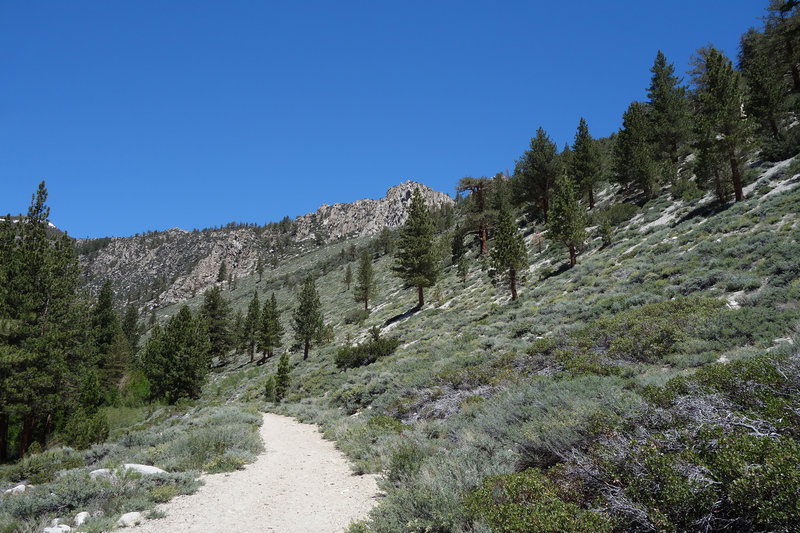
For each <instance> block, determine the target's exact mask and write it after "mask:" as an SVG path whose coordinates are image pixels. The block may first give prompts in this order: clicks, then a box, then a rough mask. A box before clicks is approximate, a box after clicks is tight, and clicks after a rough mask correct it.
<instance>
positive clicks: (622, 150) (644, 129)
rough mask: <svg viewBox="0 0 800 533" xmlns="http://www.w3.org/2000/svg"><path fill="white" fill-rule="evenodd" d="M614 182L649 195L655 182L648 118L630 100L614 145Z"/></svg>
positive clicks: (644, 111)
mask: <svg viewBox="0 0 800 533" xmlns="http://www.w3.org/2000/svg"><path fill="white" fill-rule="evenodd" d="M614 171H615V174H616V181H617V182H618V183H620V184H621V185H622V186H623V187H629V188H633V189H638V190H640V191H642V192H643V193H644V195H645V198H652V197H653V195H654V194H655V191H656V186H657V184H658V182H657V180H656V174H655V163H654V162H653V152H652V147H651V144H650V120H649V119H648V116H647V108H646V106H645V105H644V104H642V103H640V102H632V103H631V104H630V105H629V106H628V109H627V111H625V113H624V114H623V115H622V129H621V130H620V131H619V134H618V135H617V143H616V145H615V147H614Z"/></svg>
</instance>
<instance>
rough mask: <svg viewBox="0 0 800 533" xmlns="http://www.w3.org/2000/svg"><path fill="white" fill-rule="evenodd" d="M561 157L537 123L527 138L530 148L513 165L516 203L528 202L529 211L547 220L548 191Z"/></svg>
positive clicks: (558, 170) (557, 170) (560, 165)
mask: <svg viewBox="0 0 800 533" xmlns="http://www.w3.org/2000/svg"><path fill="white" fill-rule="evenodd" d="M561 168H562V160H561V158H559V155H558V149H557V148H556V145H555V143H554V142H553V141H551V140H550V137H549V136H548V135H547V133H546V132H545V131H544V129H542V128H541V127H540V128H539V129H537V130H536V137H534V138H532V139H531V143H530V149H529V150H527V151H526V152H525V153H524V154H523V155H522V158H521V159H520V160H519V161H517V164H516V167H515V169H514V190H515V197H516V198H517V201H518V202H520V203H527V204H529V205H530V207H531V210H532V212H533V214H534V215H535V216H536V217H537V218H539V219H541V220H543V221H545V222H547V220H548V216H549V211H550V195H551V191H552V188H553V184H554V183H555V180H556V178H557V177H558V175H559V173H560V172H561Z"/></svg>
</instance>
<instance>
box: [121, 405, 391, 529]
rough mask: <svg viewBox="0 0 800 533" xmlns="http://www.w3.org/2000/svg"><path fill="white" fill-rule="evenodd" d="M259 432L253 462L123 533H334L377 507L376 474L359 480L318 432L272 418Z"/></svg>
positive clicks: (210, 479)
mask: <svg viewBox="0 0 800 533" xmlns="http://www.w3.org/2000/svg"><path fill="white" fill-rule="evenodd" d="M260 432H261V438H262V439H263V440H264V446H265V448H266V452H265V453H263V454H261V455H260V456H259V457H258V459H257V460H256V461H255V462H254V463H252V464H249V465H247V466H246V467H245V468H244V469H243V470H239V471H236V472H229V473H225V474H206V475H204V476H203V477H202V478H201V479H202V480H203V481H204V482H205V485H203V486H202V487H200V489H198V491H197V492H196V493H194V494H192V495H189V496H178V497H176V498H174V499H173V500H172V501H170V502H168V503H165V504H162V505H159V506H158V508H159V509H160V510H161V511H163V512H164V513H165V514H166V517H165V518H161V519H156V520H147V521H145V522H144V523H142V524H140V525H138V526H136V527H132V528H126V529H124V531H138V532H153V533H156V532H163V531H170V532H174V533H180V532H192V533H197V532H209V533H211V532H218V531H269V532H273V533H284V532H286V533H288V532H295V533H302V532H308V533H312V532H313V533H329V532H330V533H332V532H339V531H344V530H345V529H346V528H347V526H348V525H349V524H350V523H351V522H353V521H356V520H360V519H362V518H365V517H366V516H367V513H368V512H369V510H370V509H371V508H372V507H373V506H374V505H375V504H376V503H377V500H376V498H377V496H378V486H377V483H376V481H375V478H376V476H374V475H363V476H356V475H354V474H353V473H352V471H351V469H350V465H349V463H348V462H347V459H346V458H345V457H344V455H343V454H342V453H341V452H340V451H339V450H337V449H336V447H335V446H334V444H333V442H331V441H327V440H324V439H323V438H322V435H321V434H320V432H319V431H318V429H317V427H316V426H314V425H309V424H301V423H300V422H297V421H296V420H294V419H292V418H288V417H285V416H280V415H275V414H271V413H266V414H264V424H263V425H262V426H261V431H260Z"/></svg>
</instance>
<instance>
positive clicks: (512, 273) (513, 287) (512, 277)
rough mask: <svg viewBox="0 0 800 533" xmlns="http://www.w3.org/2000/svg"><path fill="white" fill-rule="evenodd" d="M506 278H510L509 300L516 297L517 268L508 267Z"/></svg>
mask: <svg viewBox="0 0 800 533" xmlns="http://www.w3.org/2000/svg"><path fill="white" fill-rule="evenodd" d="M508 278H509V279H510V280H511V301H512V302H513V301H514V300H516V299H517V269H516V268H509V269H508Z"/></svg>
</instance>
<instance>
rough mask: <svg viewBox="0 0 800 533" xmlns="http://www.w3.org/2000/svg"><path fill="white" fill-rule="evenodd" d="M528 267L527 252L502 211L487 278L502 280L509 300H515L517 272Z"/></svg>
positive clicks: (513, 225) (515, 227) (510, 218)
mask: <svg viewBox="0 0 800 533" xmlns="http://www.w3.org/2000/svg"><path fill="white" fill-rule="evenodd" d="M527 266H528V250H527V248H526V246H525V240H524V239H523V238H522V234H521V233H520V232H519V230H518V229H517V225H516V224H515V223H514V219H513V218H512V216H511V213H510V212H509V211H507V210H506V211H502V212H501V214H500V222H499V224H498V227H497V235H495V237H494V241H493V242H492V250H491V252H490V253H489V276H490V277H491V278H492V280H495V281H498V280H501V279H504V280H506V281H507V282H508V286H509V289H510V290H511V299H512V300H516V299H517V278H518V275H519V272H520V271H521V270H523V269H524V268H525V267H527Z"/></svg>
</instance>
